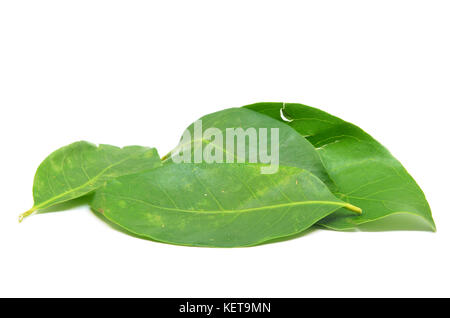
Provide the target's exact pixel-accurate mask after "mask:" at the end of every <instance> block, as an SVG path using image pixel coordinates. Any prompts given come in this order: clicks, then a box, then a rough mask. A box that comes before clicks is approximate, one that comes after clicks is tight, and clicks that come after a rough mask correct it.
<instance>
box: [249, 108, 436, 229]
mask: <svg viewBox="0 0 450 318" xmlns="http://www.w3.org/2000/svg"><path fill="white" fill-rule="evenodd" d="M245 107H246V108H247V109H252V110H254V111H256V112H258V113H261V114H266V115H268V116H270V117H272V118H275V119H278V120H279V121H284V123H285V124H287V125H289V126H290V127H292V128H294V129H295V130H296V131H297V132H298V133H300V134H301V135H302V136H304V137H305V138H307V140H308V141H309V142H311V144H312V145H314V147H315V148H316V149H317V152H318V153H319V155H320V157H321V159H322V162H323V164H324V166H325V168H326V170H327V172H328V175H329V176H330V177H331V179H332V180H333V182H334V183H335V185H336V187H337V189H332V192H334V193H335V194H336V195H337V196H338V197H339V198H341V199H342V200H344V201H346V202H350V203H351V204H354V205H356V206H358V207H360V208H362V210H363V214H362V215H360V216H357V215H354V214H351V213H349V212H348V211H345V210H342V209H341V210H340V211H338V212H336V213H334V214H333V215H330V216H329V217H327V218H325V219H324V220H322V221H320V222H319V224H322V225H324V226H326V227H329V228H332V229H337V230H343V229H351V228H354V227H356V226H358V225H359V224H362V223H366V222H369V221H374V220H378V219H381V218H384V217H386V216H390V215H394V214H403V213H406V214H410V215H415V216H418V217H421V218H422V219H423V220H425V221H426V223H427V224H428V226H429V228H430V229H431V230H435V224H434V221H433V218H432V216H431V211H430V207H429V205H428V202H427V200H426V199H425V196H424V194H423V192H422V190H421V189H420V188H419V186H418V185H417V183H416V182H415V181H414V179H413V178H412V177H411V176H410V175H409V174H408V172H407V171H406V170H405V168H404V167H403V166H402V165H401V164H400V162H399V161H398V160H396V159H395V158H394V157H393V156H392V155H391V154H390V152H389V151H388V150H387V149H386V148H384V147H383V146H382V145H381V144H380V143H378V142H377V141H376V140H375V139H373V138H372V137H371V136H370V135H368V134H367V133H366V132H364V131H363V130H362V129H360V128H359V127H357V126H355V125H353V124H351V123H348V122H345V121H343V120H341V119H339V118H337V117H335V116H332V115H330V114H328V113H326V112H323V111H321V110H319V109H316V108H313V107H309V106H305V105H302V104H285V105H283V104H282V103H258V104H253V105H248V106H245ZM280 112H282V113H283V115H284V117H285V119H283V118H282V117H281V113H280Z"/></svg>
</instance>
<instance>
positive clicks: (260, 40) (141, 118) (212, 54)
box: [0, 0, 450, 297]
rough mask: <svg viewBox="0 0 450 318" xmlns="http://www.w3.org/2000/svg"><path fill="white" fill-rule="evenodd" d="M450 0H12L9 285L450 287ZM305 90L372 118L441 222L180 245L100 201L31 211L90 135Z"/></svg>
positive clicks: (146, 289) (3, 216)
mask: <svg viewBox="0 0 450 318" xmlns="http://www.w3.org/2000/svg"><path fill="white" fill-rule="evenodd" d="M449 14H450V6H449V2H448V1H430V0H427V1H411V0H410V1H392V0H390V1H381V0H378V1H317V0H316V1H279V0H277V1H261V0H258V1H242V0H241V1H230V0H228V1H220V2H219V1H211V0H210V1H192V0H191V1H111V0H109V1H92V0H89V1H80V0H78V1H19V0H14V1H2V2H1V4H0V109H1V126H0V129H1V131H0V132H1V149H2V152H1V157H0V161H1V164H0V169H1V170H0V172H1V175H0V176H1V181H0V184H1V188H0V191H1V192H0V193H1V203H2V206H1V210H0V296H44V297H45V296H63V297H65V296H86V297H89V296H160V297H169V296H178V297H195V296H198V297H215V296H223V297H231V296H234V297H241V296H246V297H278V296H285V297H301V296H306V297H314V296H336V297H347V296H360V297H367V296H376V297H379V296H384V297H390V296H406V297H408V296H447V297H449V296H450V291H449V287H448V286H450V273H449V272H450V252H449V243H450V213H449V204H448V198H449V190H448V180H449V170H448V155H449V151H448V137H449V121H448V115H449V111H448V109H449V106H450V96H449V88H450V85H449V84H450V75H449V74H450V62H449V61H450V59H449V56H450V41H449V31H450V19H449ZM259 101H285V102H300V103H304V104H308V105H311V106H316V107H319V108H321V109H324V110H326V111H328V112H330V113H332V114H334V115H337V116H339V117H341V118H343V119H345V120H348V121H351V122H354V123H356V124H357V125H359V126H360V127H362V128H364V129H365V130H366V131H367V132H369V133H371V134H372V135H373V136H374V137H375V138H377V139H378V140H380V141H381V142H382V143H383V144H384V145H385V146H387V147H388V148H389V149H390V150H391V151H392V153H393V154H394V155H395V156H396V157H397V158H398V159H399V160H400V161H401V162H402V163H403V164H404V165H405V167H406V168H407V169H408V170H409V172H410V173H411V174H412V175H413V176H414V177H415V179H416V181H417V182H418V183H419V184H420V185H421V187H422V189H423V190H424V192H425V194H426V195H427V198H428V200H429V202H430V205H431V208H432V211H433V216H434V219H435V221H436V224H437V229H438V231H437V233H430V232H418V231H390V232H356V233H345V232H344V233H342V232H333V231H326V230H318V231H315V232H312V233H310V234H308V235H305V236H303V237H300V238H297V239H294V240H290V241H285V242H281V243H275V244H268V245H263V246H259V247H253V248H237V249H211V248H189V247H180V246H172V245H166V244H161V243H155V242H151V241H146V240H141V239H137V238H134V237H131V236H127V235H126V234H124V233H121V232H118V231H116V230H114V229H112V228H110V227H109V226H108V225H106V224H104V223H103V222H102V221H101V220H100V219H98V218H97V217H96V216H95V215H94V214H93V213H92V212H91V211H90V210H89V209H88V208H87V207H81V208H78V209H76V210H70V211H64V212H60V213H47V214H40V215H35V216H32V217H30V218H28V219H26V220H25V221H24V222H23V223H22V224H20V225H19V224H18V222H17V217H18V215H19V214H20V213H21V212H23V211H25V210H27V209H28V208H30V207H31V206H32V203H33V200H32V193H31V188H32V182H33V176H34V172H35V170H36V168H37V166H38V165H39V163H40V162H41V161H42V160H43V159H44V158H45V157H46V156H47V155H48V154H49V153H50V152H52V151H53V150H55V149H57V148H59V147H60V146H63V145H65V144H68V143H71V142H73V141H77V140H88V141H92V142H95V143H109V144H113V145H118V146H124V145H129V144H138V145H148V146H155V147H157V148H158V149H159V152H160V154H161V155H163V154H165V153H166V152H167V151H169V150H170V149H171V148H172V147H173V146H175V144H176V143H177V141H178V138H179V137H180V135H181V133H182V132H183V130H184V128H185V127H186V126H187V125H188V124H190V123H191V122H192V121H194V120H196V119H197V118H199V117H200V116H202V115H204V114H207V113H211V112H214V111H217V110H221V109H223V108H227V107H237V106H242V105H245V104H249V103H253V102H259Z"/></svg>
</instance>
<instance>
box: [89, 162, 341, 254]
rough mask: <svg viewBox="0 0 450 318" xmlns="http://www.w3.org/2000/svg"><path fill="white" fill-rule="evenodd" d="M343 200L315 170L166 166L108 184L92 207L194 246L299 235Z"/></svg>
mask: <svg viewBox="0 0 450 318" xmlns="http://www.w3.org/2000/svg"><path fill="white" fill-rule="evenodd" d="M343 206H346V203H345V202H343V201H341V200H339V199H337V198H336V197H335V196H334V195H333V194H332V193H331V192H330V191H329V189H328V188H327V187H326V186H325V185H324V184H323V183H322V182H321V181H320V180H319V179H318V178H317V177H316V176H314V175H312V174H311V173H309V172H307V171H305V170H302V169H299V168H295V167H280V169H279V171H278V172H277V173H276V174H270V175H269V174H266V175H263V174H261V173H260V165H259V164H250V165H249V164H168V165H163V167H161V168H157V169H154V170H151V171H149V172H146V173H140V174H134V175H128V176H124V177H120V178H117V179H114V180H111V181H109V182H108V183H107V184H106V186H105V187H102V188H100V189H99V190H97V191H96V193H95V197H94V200H93V202H92V208H93V209H94V210H95V211H98V212H100V213H102V214H103V215H104V216H105V217H106V218H107V219H109V220H110V221H112V222H113V223H116V224H118V225H119V226H121V227H123V228H124V229H126V230H128V231H130V232H132V233H134V234H136V235H139V236H143V237H146V238H150V239H153V240H157V241H161V242H166V243H172V244H181V245H191V246H210V247H236V246H249V245H255V244H258V243H262V242H265V241H267V240H271V239H275V238H279V237H284V236H288V235H292V234H295V233H299V232H301V231H303V230H305V229H307V228H308V227H310V226H311V225H313V224H314V223H316V222H317V221H318V220H320V219H322V218H323V217H325V216H327V215H329V214H330V213H333V212H334V211H336V210H337V209H339V208H341V207H343Z"/></svg>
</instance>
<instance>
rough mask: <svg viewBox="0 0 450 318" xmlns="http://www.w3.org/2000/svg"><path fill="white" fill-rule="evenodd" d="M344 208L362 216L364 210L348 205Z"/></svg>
mask: <svg viewBox="0 0 450 318" xmlns="http://www.w3.org/2000/svg"><path fill="white" fill-rule="evenodd" d="M344 208H346V209H348V210H350V211H353V212H356V213H358V214H362V209H361V208H359V207H357V206H354V205H353V204H350V203H347V204H346V205H344Z"/></svg>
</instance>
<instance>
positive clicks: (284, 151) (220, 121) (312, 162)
mask: <svg viewBox="0 0 450 318" xmlns="http://www.w3.org/2000/svg"><path fill="white" fill-rule="evenodd" d="M200 120H201V121H202V128H203V131H206V130H207V129H209V128H217V129H218V130H219V131H220V132H221V134H222V135H223V138H224V140H223V142H222V144H223V147H220V146H216V148H218V149H217V151H219V152H221V154H222V155H223V156H222V158H223V161H224V162H225V161H226V155H227V151H226V150H225V148H226V147H225V144H226V141H225V139H226V138H225V137H226V130H227V129H229V128H242V129H243V130H247V129H248V128H255V129H256V130H259V129H261V128H269V129H271V128H278V132H279V164H280V165H281V166H291V167H298V168H301V169H305V170H307V171H309V172H311V173H313V174H314V175H316V176H317V177H319V179H321V180H322V181H323V182H324V183H325V184H327V185H328V186H329V187H330V188H331V187H333V182H332V181H331V180H330V178H329V176H328V175H327V172H326V171H325V168H324V166H323V164H322V162H321V160H320V157H319V155H318V154H317V152H316V151H315V149H314V147H313V146H312V145H311V144H310V143H309V142H308V141H307V140H306V139H305V138H304V137H303V136H301V135H299V134H298V133H297V132H296V131H295V129H293V128H291V127H289V126H287V125H285V124H284V123H281V122H279V121H277V120H275V119H272V118H269V117H267V116H265V115H261V114H258V113H256V112H254V111H251V110H248V109H245V108H229V109H225V110H222V111H219V112H215V113H212V114H208V115H206V116H203V117H202V118H200ZM187 131H189V132H190V135H191V137H192V138H191V139H190V140H189V141H188V144H189V147H190V151H191V153H192V154H194V153H195V152H196V151H197V150H198V148H199V147H201V148H204V147H206V146H207V145H208V144H211V142H212V141H211V139H209V138H204V136H201V137H200V138H201V140H198V139H195V137H194V124H191V125H190V126H189V127H188V128H187ZM268 139H269V140H268V141H269V142H270V138H268ZM245 142H246V147H245V150H246V152H245V157H246V159H247V161H246V162H248V158H249V155H248V154H249V151H250V148H251V146H252V145H250V144H249V139H246V140H245ZM257 146H259V144H258V145H257ZM180 147H181V146H180ZM268 148H269V150H270V144H269V146H268ZM257 151H258V150H257ZM235 157H236V156H235ZM191 158H192V159H193V155H192V157H191ZM163 159H165V161H164V163H169V162H171V160H170V155H169V156H165V158H163ZM236 159H237V158H236ZM259 159H260V158H258V162H259V163H261V161H259ZM235 161H237V160H235Z"/></svg>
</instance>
